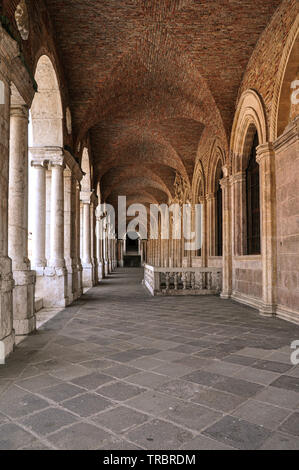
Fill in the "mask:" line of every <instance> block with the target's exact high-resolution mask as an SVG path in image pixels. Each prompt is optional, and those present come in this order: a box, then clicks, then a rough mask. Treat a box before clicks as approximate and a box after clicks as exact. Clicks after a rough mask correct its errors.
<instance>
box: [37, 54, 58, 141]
mask: <svg viewBox="0 0 299 470" xmlns="http://www.w3.org/2000/svg"><path fill="white" fill-rule="evenodd" d="M35 80H36V82H37V85H38V93H36V94H35V96H34V100H33V102H32V106H31V122H32V124H31V132H30V134H31V141H30V146H31V147H45V146H47V147H52V146H53V147H63V132H62V129H63V128H62V119H63V113H62V103H61V96H60V91H59V84H58V80H57V76H56V72H55V70H54V67H53V64H52V62H51V60H50V59H49V57H48V56H46V55H43V56H41V57H40V59H39V61H38V63H37V67H36V72H35Z"/></svg>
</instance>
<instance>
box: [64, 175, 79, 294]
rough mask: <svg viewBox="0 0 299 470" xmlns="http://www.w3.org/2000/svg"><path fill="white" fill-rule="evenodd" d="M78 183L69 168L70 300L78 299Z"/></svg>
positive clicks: (66, 250)
mask: <svg viewBox="0 0 299 470" xmlns="http://www.w3.org/2000/svg"><path fill="white" fill-rule="evenodd" d="M75 218H76V182H75V178H74V176H73V174H72V172H71V170H70V169H69V168H67V169H66V170H65V171H64V258H65V263H66V268H67V272H68V282H67V287H68V300H69V302H72V301H73V300H74V299H75V298H77V291H78V286H77V283H78V276H77V263H76V220H75Z"/></svg>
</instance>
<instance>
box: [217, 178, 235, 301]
mask: <svg viewBox="0 0 299 470" xmlns="http://www.w3.org/2000/svg"><path fill="white" fill-rule="evenodd" d="M224 173H225V177H224V178H223V179H222V180H221V181H220V184H221V187H222V191H223V202H222V204H223V286H222V293H221V297H222V298H224V299H228V298H230V297H231V294H232V226H231V223H232V220H231V213H232V198H231V179H230V177H229V176H228V174H227V170H226V169H225V171H224Z"/></svg>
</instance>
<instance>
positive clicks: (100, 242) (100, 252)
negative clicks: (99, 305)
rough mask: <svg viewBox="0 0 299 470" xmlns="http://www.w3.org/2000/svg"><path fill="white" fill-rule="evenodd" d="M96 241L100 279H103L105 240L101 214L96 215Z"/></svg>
mask: <svg viewBox="0 0 299 470" xmlns="http://www.w3.org/2000/svg"><path fill="white" fill-rule="evenodd" d="M96 243H97V260H98V279H99V281H101V280H102V279H103V240H102V219H101V216H100V215H99V214H97V217H96Z"/></svg>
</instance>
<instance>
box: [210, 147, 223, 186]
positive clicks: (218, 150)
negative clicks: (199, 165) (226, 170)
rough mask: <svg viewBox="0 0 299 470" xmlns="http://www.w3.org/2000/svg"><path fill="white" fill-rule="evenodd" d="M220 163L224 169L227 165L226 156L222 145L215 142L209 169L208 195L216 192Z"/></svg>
mask: <svg viewBox="0 0 299 470" xmlns="http://www.w3.org/2000/svg"><path fill="white" fill-rule="evenodd" d="M219 162H220V164H221V166H222V167H223V166H224V164H225V155H224V151H223V149H222V146H221V143H220V142H219V141H218V140H215V141H214V142H213V144H212V148H211V154H210V158H209V169H208V181H207V193H208V194H210V193H213V192H214V191H215V185H216V180H217V168H218V166H219Z"/></svg>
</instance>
